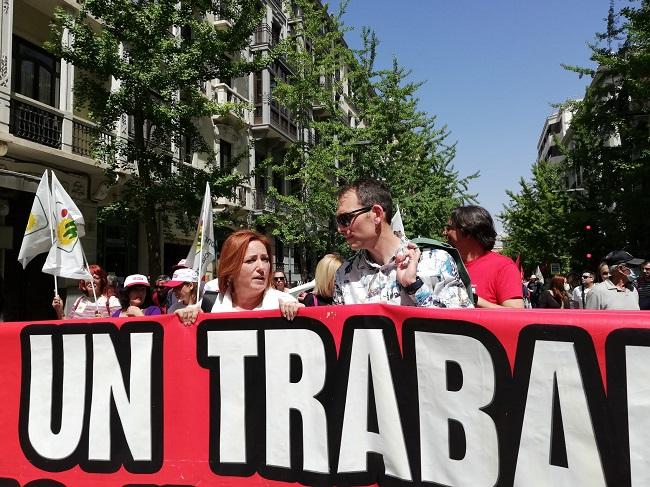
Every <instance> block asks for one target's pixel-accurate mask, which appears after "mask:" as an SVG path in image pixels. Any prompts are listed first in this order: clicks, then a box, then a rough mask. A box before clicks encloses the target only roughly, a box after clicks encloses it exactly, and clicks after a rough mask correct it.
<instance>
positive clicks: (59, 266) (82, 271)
mask: <svg viewBox="0 0 650 487" xmlns="http://www.w3.org/2000/svg"><path fill="white" fill-rule="evenodd" d="M52 200H53V202H54V203H53V206H54V207H53V210H54V217H55V219H54V224H55V228H56V234H55V237H56V238H55V241H54V245H53V246H52V248H51V249H50V252H49V254H48V255H47V259H46V260H45V264H44V265H43V272H45V273H46V274H52V275H54V276H61V277H69V278H71V279H91V278H92V277H91V276H90V273H89V272H88V266H87V263H86V257H85V255H84V252H83V248H82V247H81V240H80V238H81V237H83V236H84V235H85V234H86V232H85V229H84V217H83V215H82V214H81V211H79V208H77V205H75V204H74V201H72V198H70V196H69V195H68V193H66V191H65V189H63V186H61V183H60V182H59V180H58V179H57V178H56V176H55V175H54V173H52Z"/></svg>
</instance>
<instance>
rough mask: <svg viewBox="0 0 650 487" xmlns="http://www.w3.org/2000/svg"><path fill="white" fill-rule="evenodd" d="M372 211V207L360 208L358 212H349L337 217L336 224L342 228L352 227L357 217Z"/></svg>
mask: <svg viewBox="0 0 650 487" xmlns="http://www.w3.org/2000/svg"><path fill="white" fill-rule="evenodd" d="M370 210H372V206H364V207H363V208H358V209H356V210H352V211H348V212H347V213H341V214H340V215H336V224H337V225H338V226H339V227H341V228H347V227H349V226H350V225H352V222H353V221H354V219H355V218H356V217H358V216H359V215H363V214H364V213H368V212H369V211H370Z"/></svg>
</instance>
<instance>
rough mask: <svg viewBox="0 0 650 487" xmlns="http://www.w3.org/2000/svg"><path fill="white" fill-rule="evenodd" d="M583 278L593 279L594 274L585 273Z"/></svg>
mask: <svg viewBox="0 0 650 487" xmlns="http://www.w3.org/2000/svg"><path fill="white" fill-rule="evenodd" d="M582 278H583V279H593V276H592V275H591V274H583V275H582Z"/></svg>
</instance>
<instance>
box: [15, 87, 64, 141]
mask: <svg viewBox="0 0 650 487" xmlns="http://www.w3.org/2000/svg"><path fill="white" fill-rule="evenodd" d="M14 96H15V97H14V98H12V99H11V106H10V121H9V131H10V132H11V133H12V134H13V135H15V136H16V137H20V138H21V139H27V140H31V141H32V142H36V143H37V144H43V145H46V146H48V147H53V148H55V149H60V148H61V132H62V127H63V115H62V114H61V113H60V112H59V111H58V110H56V109H55V108H52V107H50V106H48V105H45V104H44V103H39V102H37V101H34V100H29V99H28V98H25V97H20V99H18V96H16V95H14ZM28 100H29V101H28Z"/></svg>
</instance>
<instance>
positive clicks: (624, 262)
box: [587, 250, 643, 310]
mask: <svg viewBox="0 0 650 487" xmlns="http://www.w3.org/2000/svg"><path fill="white" fill-rule="evenodd" d="M605 262H606V263H607V266H608V269H609V279H607V280H605V281H603V282H601V283H599V284H597V285H596V286H594V288H593V290H592V291H591V292H590V293H589V294H588V295H587V308H588V309H617V310H618V309H621V310H625V309H628V310H638V309H639V293H638V292H637V290H636V288H635V287H634V284H633V282H634V280H635V278H636V276H635V275H634V273H633V272H632V269H631V268H630V266H634V265H638V264H640V263H641V262H643V260H642V259H635V258H634V257H632V255H630V254H629V253H627V252H625V251H624V250H615V251H613V252H610V253H609V254H607V256H606V257H605Z"/></svg>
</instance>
